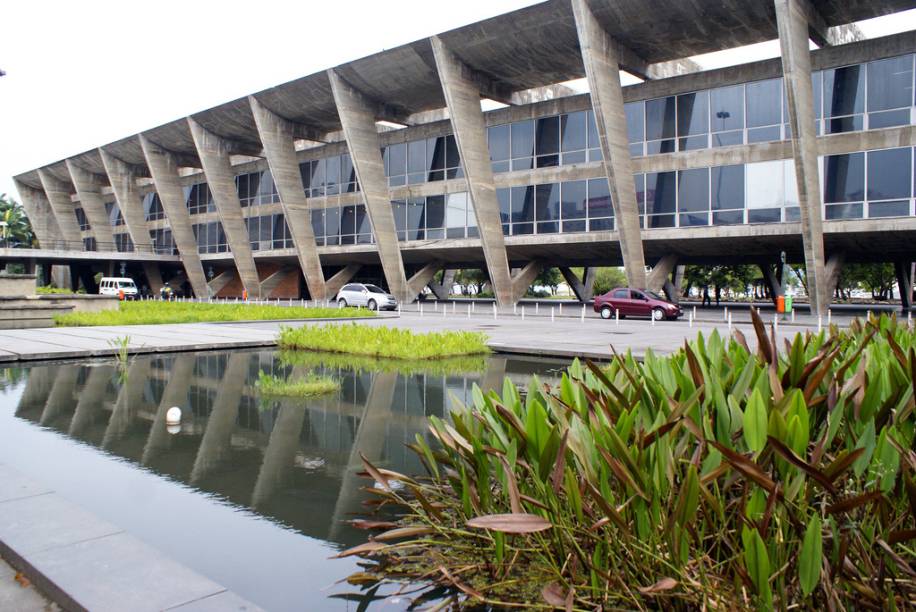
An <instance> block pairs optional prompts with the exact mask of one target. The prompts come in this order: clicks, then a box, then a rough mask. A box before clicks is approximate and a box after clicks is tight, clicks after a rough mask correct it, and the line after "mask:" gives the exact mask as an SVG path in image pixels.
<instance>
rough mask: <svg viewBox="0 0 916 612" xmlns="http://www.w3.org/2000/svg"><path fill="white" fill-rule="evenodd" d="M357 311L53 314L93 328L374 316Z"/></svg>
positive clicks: (198, 308) (226, 308)
mask: <svg viewBox="0 0 916 612" xmlns="http://www.w3.org/2000/svg"><path fill="white" fill-rule="evenodd" d="M374 316H375V313H374V312H372V311H370V310H366V309H356V308H343V309H340V308H323V307H316V308H311V307H310V308H300V307H297V306H271V305H266V304H218V303H206V302H164V301H157V300H150V301H142V302H121V303H120V304H119V305H118V309H117V310H103V311H101V312H72V313H69V314H64V315H55V316H54V324H55V325H57V326H58V327H73V326H96V325H157V324H164V323H205V322H214V321H271V320H288V319H332V318H339V317H359V318H364V317H374Z"/></svg>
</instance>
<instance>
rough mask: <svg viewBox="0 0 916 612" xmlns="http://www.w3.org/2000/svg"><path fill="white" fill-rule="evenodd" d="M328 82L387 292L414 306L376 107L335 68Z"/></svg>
mask: <svg viewBox="0 0 916 612" xmlns="http://www.w3.org/2000/svg"><path fill="white" fill-rule="evenodd" d="M328 79H329V80H330V81H331V91H332V92H333V93H334V102H335V103H336V104H337V114H338V115H339V116H340V123H341V125H342V127H343V132H344V137H345V138H346V140H347V147H348V149H349V150H350V157H351V158H352V160H353V167H354V168H355V169H356V178H357V179H358V180H359V188H360V192H361V193H362V195H363V201H364V202H365V204H366V211H367V212H368V213H369V219H370V221H371V222H372V231H373V232H375V242H376V245H377V246H378V255H379V259H380V260H381V262H382V271H383V272H384V273H385V280H386V281H387V282H388V290H389V291H390V292H391V293H392V294H394V295H395V297H397V298H398V301H400V302H401V303H408V302H412V301H413V299H414V297H416V295H415V294H412V292H411V291H410V288H409V287H408V285H407V274H406V273H405V272H404V261H403V260H402V259H401V248H400V246H398V235H397V232H396V231H395V226H394V213H393V212H392V211H391V198H390V197H389V195H388V179H386V178H385V167H384V165H383V163H382V154H381V152H380V151H381V145H380V144H379V139H378V130H377V128H376V127H375V105H374V104H373V103H372V102H371V101H369V100H367V99H366V97H365V96H363V94H361V93H360V92H358V91H357V90H356V89H354V88H353V87H352V86H351V85H350V84H349V83H347V82H346V81H344V80H343V79H342V78H341V77H340V76H339V75H338V74H337V73H336V72H335V71H334V69H333V68H332V69H330V70H328Z"/></svg>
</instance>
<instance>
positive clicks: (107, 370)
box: [69, 365, 114, 438]
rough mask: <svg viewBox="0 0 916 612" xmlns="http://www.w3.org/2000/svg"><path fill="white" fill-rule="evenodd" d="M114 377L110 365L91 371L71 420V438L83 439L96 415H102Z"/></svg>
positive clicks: (96, 367) (97, 367)
mask: <svg viewBox="0 0 916 612" xmlns="http://www.w3.org/2000/svg"><path fill="white" fill-rule="evenodd" d="M113 375H114V368H113V367H112V366H109V365H100V366H95V367H93V368H92V369H91V370H89V376H88V378H87V379H86V385H85V386H84V387H83V390H82V391H81V392H80V399H79V402H78V403H77V404H76V411H75V412H74V413H73V418H72V419H71V420H70V430H69V435H70V436H72V437H74V438H78V437H81V436H82V435H83V433H85V432H86V430H87V429H88V428H89V426H90V425H92V423H93V422H95V417H96V415H98V414H100V413H101V412H102V408H103V407H104V401H105V391H106V389H107V388H108V381H110V380H111V377H112V376H113Z"/></svg>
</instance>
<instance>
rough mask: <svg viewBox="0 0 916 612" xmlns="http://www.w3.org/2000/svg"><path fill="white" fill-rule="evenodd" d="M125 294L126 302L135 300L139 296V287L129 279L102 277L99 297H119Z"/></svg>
mask: <svg viewBox="0 0 916 612" xmlns="http://www.w3.org/2000/svg"><path fill="white" fill-rule="evenodd" d="M122 291H123V292H124V299H125V300H135V299H137V296H138V295H139V291H137V285H135V284H134V281H133V280H131V279H129V278H117V277H113V276H105V277H102V280H101V281H100V282H99V295H113V296H118V295H120V294H121V292H122Z"/></svg>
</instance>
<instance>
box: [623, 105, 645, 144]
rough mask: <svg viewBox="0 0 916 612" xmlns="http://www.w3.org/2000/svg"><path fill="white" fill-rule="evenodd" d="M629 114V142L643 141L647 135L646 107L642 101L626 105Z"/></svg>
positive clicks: (625, 108)
mask: <svg viewBox="0 0 916 612" xmlns="http://www.w3.org/2000/svg"><path fill="white" fill-rule="evenodd" d="M624 110H625V111H626V114H627V137H628V138H629V142H642V141H643V140H645V136H646V123H645V121H646V118H645V108H644V107H643V103H642V102H630V103H629V104H625V105H624Z"/></svg>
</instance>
